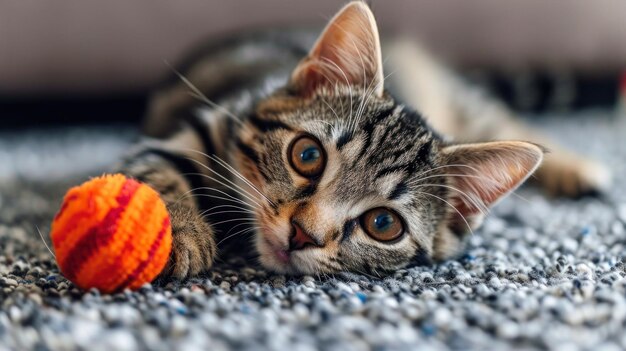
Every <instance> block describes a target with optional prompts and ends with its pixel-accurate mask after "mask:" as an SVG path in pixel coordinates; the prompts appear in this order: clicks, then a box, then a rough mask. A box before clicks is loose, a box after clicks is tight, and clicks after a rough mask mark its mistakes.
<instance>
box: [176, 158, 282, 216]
mask: <svg viewBox="0 0 626 351" xmlns="http://www.w3.org/2000/svg"><path fill="white" fill-rule="evenodd" d="M179 150H181V151H190V152H195V153H197V154H199V155H202V156H204V157H206V158H208V159H210V160H212V161H213V162H216V163H217V164H219V165H220V166H222V168H224V169H225V170H227V171H229V172H230V173H231V174H232V175H234V176H235V177H237V178H239V179H240V180H241V181H243V182H244V183H245V184H246V185H248V186H249V187H250V188H252V190H254V191H255V192H256V193H258V194H259V195H261V196H262V197H263V198H264V199H265V200H267V202H269V203H270V205H272V206H273V207H276V204H275V203H274V202H273V201H272V200H271V199H270V198H269V197H267V195H265V194H264V193H263V192H262V191H261V190H260V189H259V188H258V187H256V186H255V185H254V184H252V182H250V181H249V180H248V179H247V178H246V177H245V176H244V175H243V174H241V173H240V172H239V171H237V170H236V169H235V168H234V167H233V166H231V165H230V164H229V163H228V162H226V161H224V160H223V159H222V158H220V157H219V156H217V155H215V154H213V155H209V154H206V153H204V152H202V151H199V150H194V149H187V148H179ZM188 159H189V160H191V161H194V162H196V163H199V161H197V160H194V159H192V158H188ZM199 164H200V165H201V166H202V167H204V168H206V169H207V170H209V171H210V172H212V173H214V174H216V175H218V176H219V177H220V178H222V179H224V180H226V181H228V182H229V183H230V184H233V185H234V186H237V187H238V188H239V189H241V190H242V191H245V190H244V189H242V188H241V187H240V186H239V185H238V184H236V183H234V182H232V181H231V180H230V179H228V178H226V177H224V176H223V175H221V174H220V173H219V172H216V171H215V170H213V169H211V168H210V167H208V166H207V165H204V164H202V163H199ZM246 193H247V194H249V195H251V196H252V194H250V193H249V192H247V191H246ZM253 197H255V198H256V196H253Z"/></svg>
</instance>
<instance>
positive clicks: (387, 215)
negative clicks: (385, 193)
mask: <svg viewBox="0 0 626 351" xmlns="http://www.w3.org/2000/svg"><path fill="white" fill-rule="evenodd" d="M361 226H362V227H363V230H364V231H365V232H366V233H367V235H369V236H370V237H372V238H373V239H375V240H378V241H392V240H395V239H398V238H399V237H400V236H402V234H403V233H404V224H403V223H402V220H401V219H400V216H398V214H397V213H395V212H394V211H392V210H390V209H388V208H384V207H378V208H374V209H371V210H369V211H367V212H365V213H364V214H363V215H362V216H361Z"/></svg>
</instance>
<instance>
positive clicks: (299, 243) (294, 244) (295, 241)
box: [289, 221, 322, 251]
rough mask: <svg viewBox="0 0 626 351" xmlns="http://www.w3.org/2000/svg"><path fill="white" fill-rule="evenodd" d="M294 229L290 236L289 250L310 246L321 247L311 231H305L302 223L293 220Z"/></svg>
mask: <svg viewBox="0 0 626 351" xmlns="http://www.w3.org/2000/svg"><path fill="white" fill-rule="evenodd" d="M291 225H292V226H293V231H292V233H291V236H290V237H289V251H297V250H303V249H306V248H309V247H320V246H322V245H321V244H320V243H318V242H317V241H316V240H315V239H313V237H312V236H311V235H309V233H307V232H306V231H304V229H302V227H301V226H300V224H298V222H296V221H291Z"/></svg>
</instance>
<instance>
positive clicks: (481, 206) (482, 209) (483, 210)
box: [416, 183, 489, 216]
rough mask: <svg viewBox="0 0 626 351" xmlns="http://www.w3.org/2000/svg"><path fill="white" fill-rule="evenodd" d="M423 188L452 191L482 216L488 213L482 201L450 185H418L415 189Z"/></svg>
mask: <svg viewBox="0 0 626 351" xmlns="http://www.w3.org/2000/svg"><path fill="white" fill-rule="evenodd" d="M425 187H441V188H445V189H450V190H453V191H456V192H458V193H460V194H461V195H463V196H464V197H465V198H466V199H467V200H468V201H470V202H471V203H472V205H474V207H476V209H478V211H480V213H481V214H482V215H483V216H486V215H487V214H488V213H489V209H488V208H487V206H485V204H484V203H482V201H480V200H477V199H475V198H473V197H471V196H470V195H469V194H467V193H466V192H464V191H462V190H461V189H458V188H455V187H453V186H450V185H444V184H428V183H427V184H420V185H418V186H417V187H416V188H417V189H419V188H425Z"/></svg>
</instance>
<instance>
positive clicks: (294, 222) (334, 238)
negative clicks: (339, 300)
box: [237, 2, 542, 274]
mask: <svg viewBox="0 0 626 351" xmlns="http://www.w3.org/2000/svg"><path fill="white" fill-rule="evenodd" d="M398 74H401V72H400V73H398ZM383 84H384V78H383V72H382V61H381V51H380V44H379V38H378V32H377V28H376V23H375V21H374V18H373V15H372V13H371V11H370V10H369V8H368V7H367V6H366V5H365V4H363V3H362V2H354V3H350V4H348V5H347V6H346V7H344V8H343V9H342V10H341V11H340V12H339V13H338V14H337V15H336V16H335V17H334V18H333V19H332V20H331V22H330V24H329V25H328V26H327V28H326V29H325V30H324V32H323V33H322V35H321V36H320V38H319V39H318V41H317V43H316V44H315V45H314V47H313V49H312V50H311V52H310V53H309V55H308V56H307V57H306V58H304V59H303V60H302V61H301V63H300V64H299V65H298V67H297V68H296V69H295V70H294V71H293V74H292V77H291V80H290V82H289V83H288V85H287V87H286V88H285V89H282V90H280V91H278V92H276V93H275V94H273V95H272V96H270V97H269V98H267V99H265V100H264V101H262V102H261V103H260V104H259V106H258V107H257V109H256V113H255V115H253V116H251V117H250V118H249V119H248V120H247V121H246V126H245V127H244V128H242V129H241V131H240V135H239V139H238V141H237V144H238V150H239V152H238V157H237V161H238V164H239V167H240V170H241V171H242V173H243V174H244V175H245V177H246V178H248V179H249V180H250V181H251V182H252V183H254V185H255V186H256V187H257V188H258V189H259V190H260V191H261V192H262V193H263V194H264V195H265V196H266V197H267V199H269V201H267V200H265V198H263V199H261V200H259V201H258V202H259V204H258V206H257V204H254V205H253V206H252V207H254V208H255V210H254V212H255V215H256V216H255V217H256V221H257V224H258V227H259V228H260V229H259V230H258V232H257V236H256V245H257V249H258V251H259V254H260V261H261V263H262V264H263V265H264V266H266V267H268V268H270V269H272V270H275V271H278V272H287V273H321V272H337V271H344V270H347V271H354V272H363V273H367V274H377V273H384V272H389V271H393V270H395V269H398V268H401V267H404V266H407V265H409V264H412V263H423V262H428V261H430V260H431V259H441V258H445V257H447V256H449V255H450V254H452V253H454V252H457V250H458V249H459V247H460V244H461V236H462V234H464V233H465V232H467V231H468V230H471V229H469V228H470V227H471V226H473V225H475V224H476V222H477V221H479V220H480V219H481V218H482V213H483V212H484V211H486V209H487V208H488V207H489V206H490V205H492V204H493V203H494V202H496V201H497V200H498V199H500V198H501V197H503V196H504V195H506V194H507V193H509V192H511V191H512V190H513V189H514V188H516V187H517V186H518V185H520V184H521V183H522V182H523V181H524V180H525V179H526V178H527V177H528V176H529V175H530V174H531V173H532V172H533V171H534V170H535V169H536V168H537V166H538V165H539V163H540V162H541V159H542V150H541V149H540V148H539V147H537V146H536V145H534V144H530V143H525V142H491V143H482V144H459V145H454V144H448V143H446V142H444V141H442V139H441V138H439V137H438V136H437V135H436V134H435V133H434V132H433V131H432V130H431V129H430V128H429V127H428V126H427V125H426V123H425V121H424V120H423V119H422V117H421V116H420V115H419V114H418V113H417V112H415V111H414V110H412V109H411V108H410V107H408V106H406V105H403V104H402V103H400V102H398V101H396V100H395V99H394V98H393V97H392V96H390V95H389V94H388V93H387V92H386V91H385V89H384V86H383ZM270 201H271V203H270Z"/></svg>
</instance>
